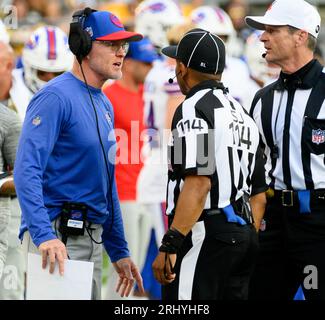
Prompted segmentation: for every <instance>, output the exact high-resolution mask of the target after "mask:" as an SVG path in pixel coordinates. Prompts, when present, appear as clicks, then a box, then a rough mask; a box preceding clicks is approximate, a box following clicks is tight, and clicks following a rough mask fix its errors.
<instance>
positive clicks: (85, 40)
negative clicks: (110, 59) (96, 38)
mask: <svg viewBox="0 0 325 320" xmlns="http://www.w3.org/2000/svg"><path fill="white" fill-rule="evenodd" d="M80 36H81V53H80V54H81V56H82V57H83V58H84V57H85V56H87V54H88V53H89V52H90V50H91V47H92V41H91V37H90V35H89V34H88V32H86V31H84V30H81V34H80Z"/></svg>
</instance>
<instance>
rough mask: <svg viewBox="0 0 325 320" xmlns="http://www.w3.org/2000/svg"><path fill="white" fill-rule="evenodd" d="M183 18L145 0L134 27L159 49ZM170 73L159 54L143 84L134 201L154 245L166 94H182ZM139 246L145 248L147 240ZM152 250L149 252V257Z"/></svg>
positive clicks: (173, 8) (158, 229) (159, 222)
mask: <svg viewBox="0 0 325 320" xmlns="http://www.w3.org/2000/svg"><path fill="white" fill-rule="evenodd" d="M183 21H184V18H183V16H182V13H181V10H180V8H179V7H178V6H177V4H176V3H175V2H174V1H172V0H164V1H161V0H160V1H159V0H145V1H143V2H141V3H140V5H139V6H138V7H137V8H136V16H135V29H136V31H137V32H139V33H142V34H143V35H144V36H146V37H148V38H149V39H150V40H151V42H152V43H153V44H154V46H155V47H156V48H157V51H158V53H160V50H161V48H162V47H163V46H164V45H165V44H168V39H167V35H166V32H167V30H168V29H170V28H171V27H172V26H174V25H177V24H180V23H182V22H183ZM173 77H175V66H174V63H171V62H170V61H168V60H166V59H165V58H163V57H161V59H160V60H157V61H156V62H154V66H153V68H152V69H151V70H150V72H149V73H148V75H147V77H146V80H145V84H144V86H145V87H144V101H145V109H144V117H145V119H144V120H145V125H146V126H147V128H148V129H147V133H148V134H147V138H148V141H147V143H145V146H144V148H143V150H142V157H143V159H145V160H144V166H143V168H142V170H141V172H140V175H139V178H138V182H137V201H139V202H140V203H141V204H143V206H144V208H145V210H148V212H150V213H151V217H152V223H151V227H150V229H149V230H147V231H148V232H150V233H151V231H152V229H153V230H154V236H153V238H154V240H155V247H156V248H158V246H159V243H160V241H161V239H162V236H163V234H164V232H165V230H164V229H165V224H164V220H163V218H164V216H163V213H162V211H163V210H162V209H163V203H165V201H166V184H167V137H164V129H165V128H166V124H165V122H166V112H167V108H168V101H169V98H170V97H172V96H177V95H178V96H182V95H181V92H180V90H179V87H178V84H177V82H176V81H175V82H171V83H169V82H168V80H169V79H170V78H173ZM153 238H151V242H152V241H153ZM142 246H143V248H146V247H147V244H142ZM155 254H156V253H155ZM155 254H153V255H152V261H153V259H154V257H155ZM148 257H149V259H147V262H146V264H148V265H149V264H150V267H149V268H148V269H149V270H150V271H151V262H149V261H150V253H149V255H148ZM142 276H143V283H144V287H145V289H146V290H150V288H147V284H148V283H149V282H152V281H153V277H152V276H151V277H147V275H146V274H144V273H142ZM149 286H150V285H149ZM153 286H155V285H153ZM156 298H159V296H156Z"/></svg>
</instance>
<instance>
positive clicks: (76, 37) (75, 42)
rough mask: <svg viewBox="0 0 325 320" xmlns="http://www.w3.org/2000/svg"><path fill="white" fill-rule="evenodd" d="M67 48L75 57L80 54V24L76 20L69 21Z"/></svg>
mask: <svg viewBox="0 0 325 320" xmlns="http://www.w3.org/2000/svg"><path fill="white" fill-rule="evenodd" d="M69 48H70V50H71V52H72V53H73V54H74V55H75V56H76V57H78V56H80V51H81V50H80V48H81V36H80V24H79V23H78V22H72V23H70V32H69Z"/></svg>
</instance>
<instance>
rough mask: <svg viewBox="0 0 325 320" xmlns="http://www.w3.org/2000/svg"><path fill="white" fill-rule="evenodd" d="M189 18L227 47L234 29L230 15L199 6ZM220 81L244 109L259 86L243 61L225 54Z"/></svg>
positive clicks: (219, 10)
mask: <svg viewBox="0 0 325 320" xmlns="http://www.w3.org/2000/svg"><path fill="white" fill-rule="evenodd" d="M190 18H191V21H192V22H193V23H195V24H196V26H197V27H198V28H202V29H205V30H208V31H210V32H211V33H214V34H216V35H217V36H219V37H220V38H221V39H222V40H224V42H225V44H226V48H227V44H228V43H229V39H230V38H231V36H232V35H233V34H234V32H235V29H234V27H233V24H232V22H231V19H230V17H229V16H228V14H227V13H226V12H225V11H224V10H222V9H221V8H219V7H212V6H201V7H198V8H196V9H194V10H193V11H192V12H191V15H190ZM226 52H228V49H227V50H226ZM221 81H222V83H223V84H224V85H225V86H226V87H227V88H228V89H229V91H230V94H231V95H232V96H233V97H234V98H235V99H236V100H237V101H239V102H240V103H241V105H242V106H243V107H244V108H245V109H246V110H249V109H250V105H251V102H252V100H253V97H254V95H255V92H256V91H257V90H258V89H259V86H258V85H257V84H256V83H255V81H253V80H252V79H251V78H250V74H249V69H248V67H247V65H246V64H245V62H244V61H242V60H241V59H239V58H236V57H232V56H230V55H229V54H227V55H226V66H225V70H224V72H223V75H222V79H221Z"/></svg>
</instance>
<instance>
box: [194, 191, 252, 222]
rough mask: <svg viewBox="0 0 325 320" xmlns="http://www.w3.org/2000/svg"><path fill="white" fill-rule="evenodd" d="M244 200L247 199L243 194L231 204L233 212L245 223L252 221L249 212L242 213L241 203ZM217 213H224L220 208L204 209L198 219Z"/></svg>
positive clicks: (201, 219)
mask: <svg viewBox="0 0 325 320" xmlns="http://www.w3.org/2000/svg"><path fill="white" fill-rule="evenodd" d="M244 201H249V198H248V196H247V197H246V196H243V197H241V198H239V199H238V200H237V201H234V202H232V203H231V204H232V206H233V208H234V211H235V214H236V215H238V216H240V217H241V218H243V219H244V220H245V221H246V223H247V224H251V223H252V220H253V219H252V214H251V212H250V213H249V216H247V214H244V213H243V203H244ZM217 215H224V212H223V211H222V209H220V208H213V209H204V210H203V212H202V214H201V216H200V217H199V219H198V221H203V220H205V219H207V218H209V217H211V216H217Z"/></svg>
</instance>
